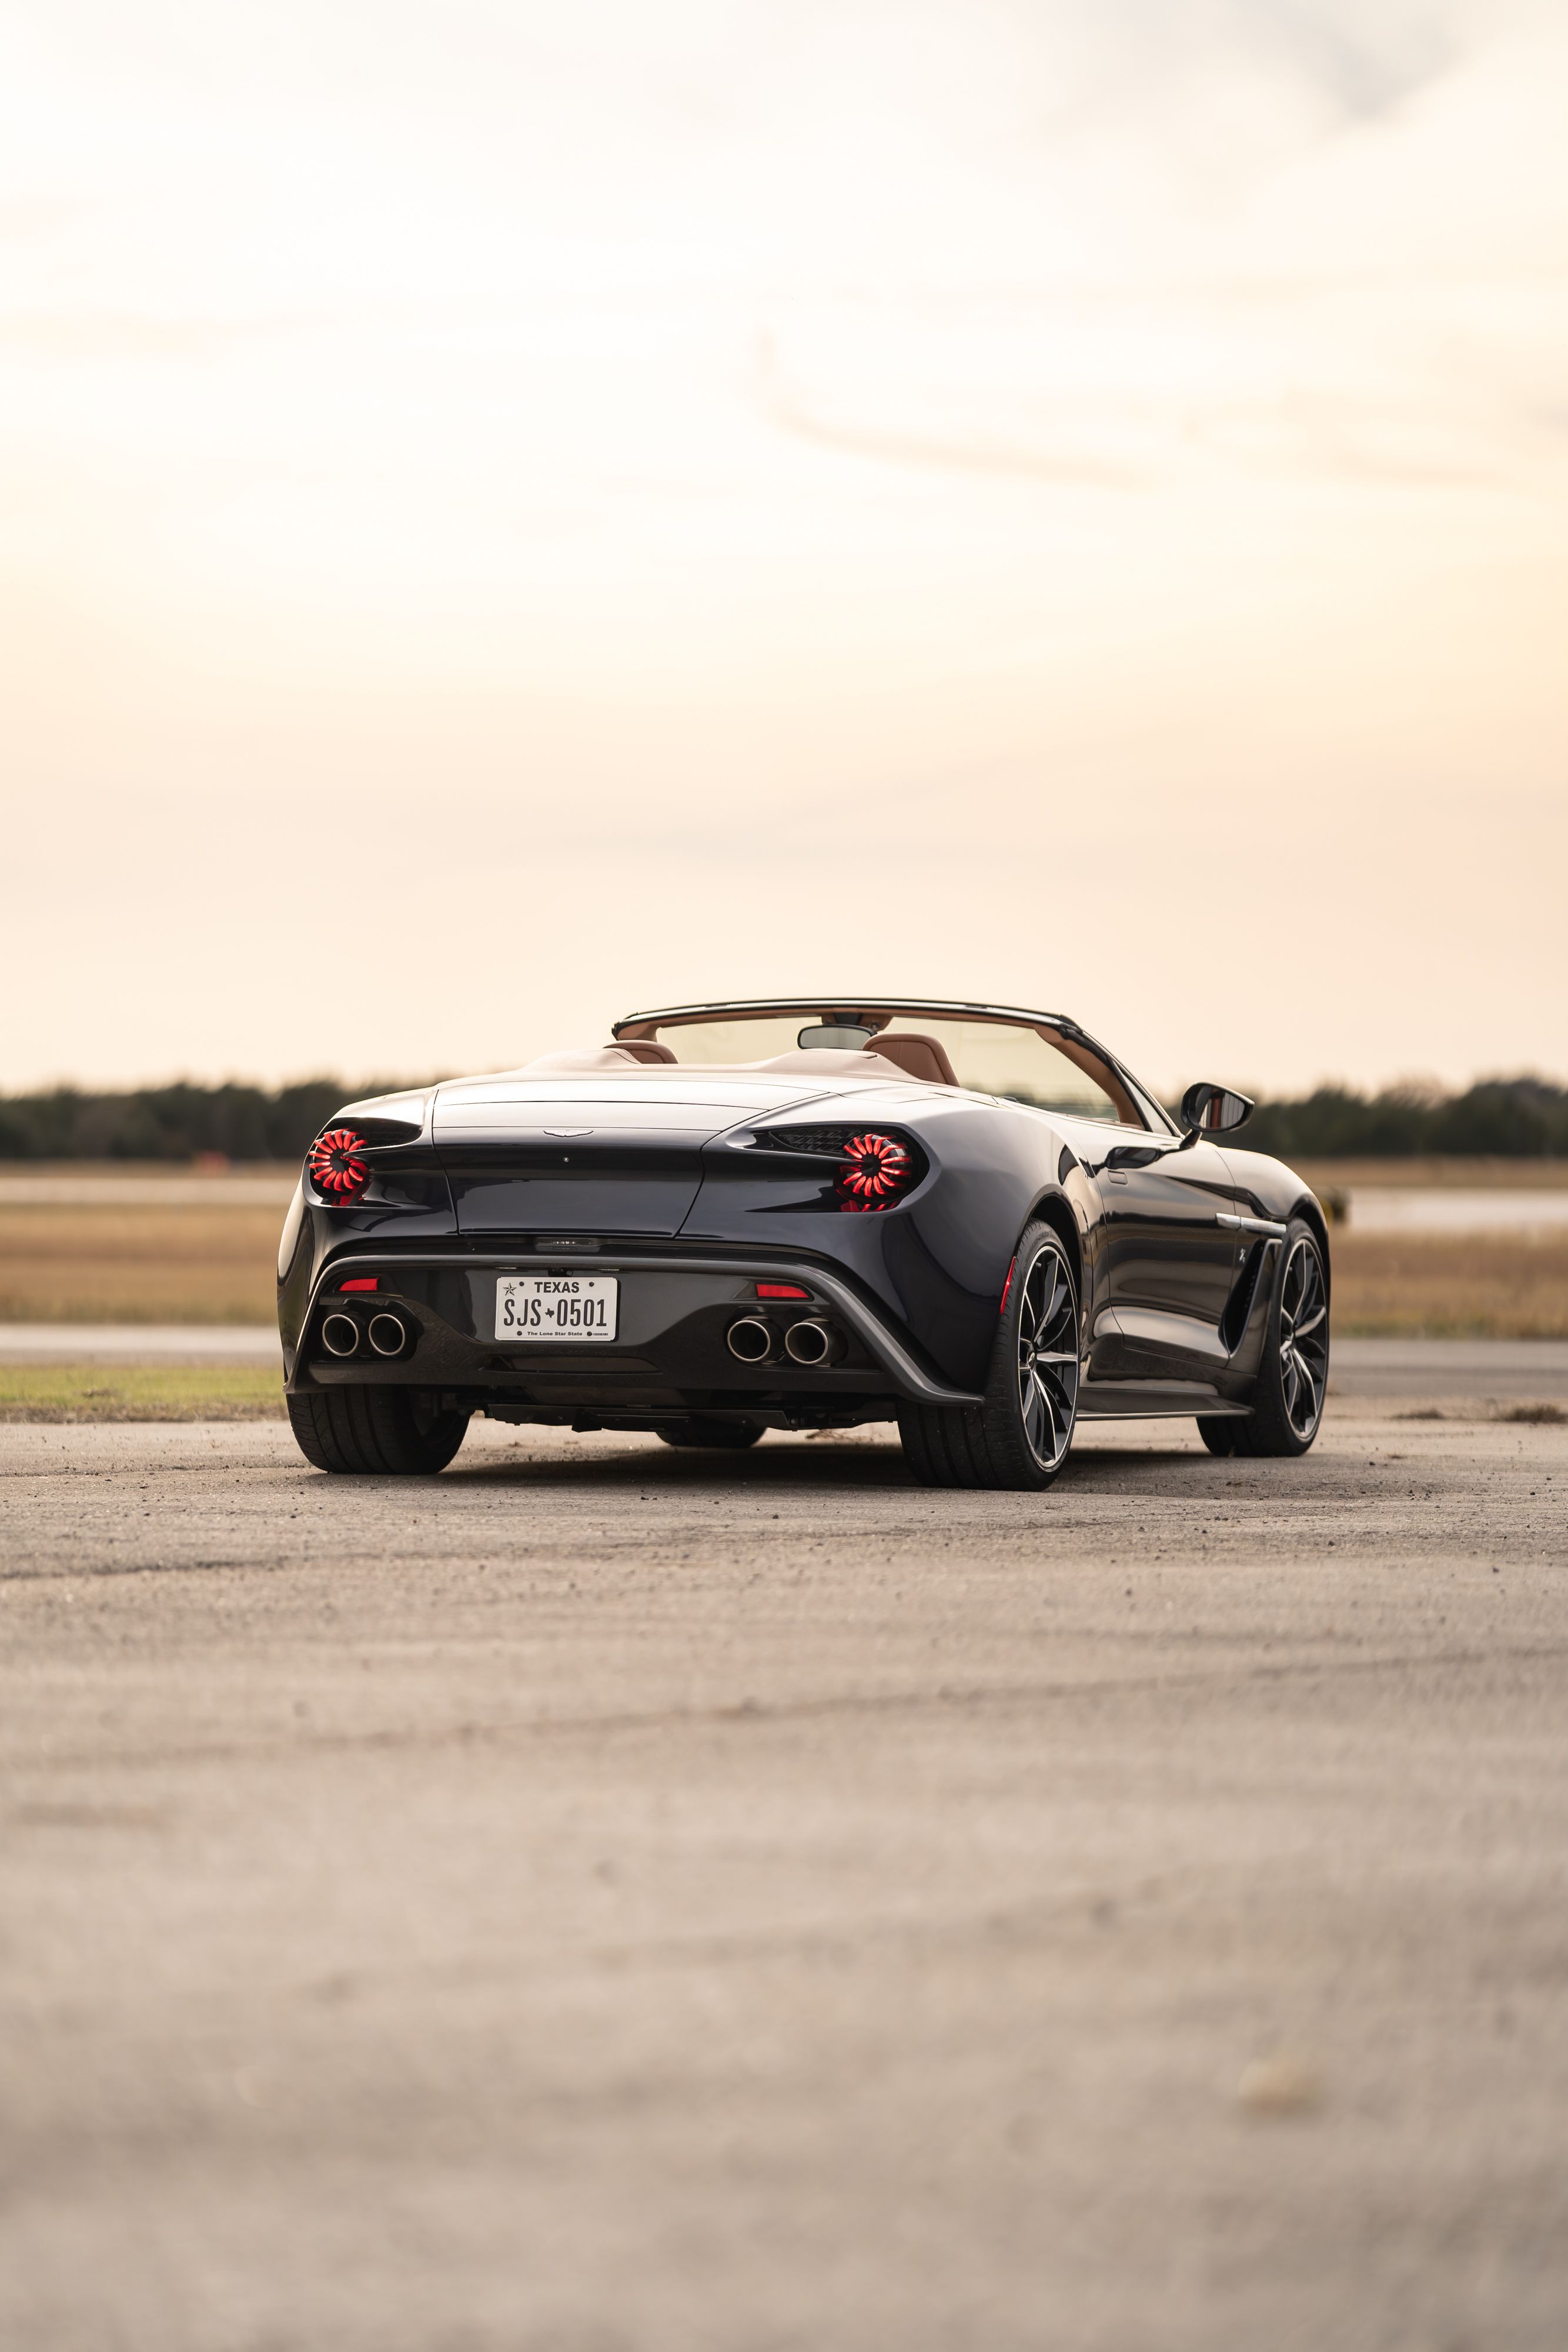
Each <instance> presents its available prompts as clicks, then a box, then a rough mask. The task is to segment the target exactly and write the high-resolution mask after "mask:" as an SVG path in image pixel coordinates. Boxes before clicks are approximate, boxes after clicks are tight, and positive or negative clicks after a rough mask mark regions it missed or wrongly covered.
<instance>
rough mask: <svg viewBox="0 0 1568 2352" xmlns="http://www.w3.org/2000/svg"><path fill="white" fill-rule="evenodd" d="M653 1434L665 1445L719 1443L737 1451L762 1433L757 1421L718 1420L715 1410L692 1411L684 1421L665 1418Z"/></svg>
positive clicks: (756, 1439)
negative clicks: (707, 1411)
mask: <svg viewBox="0 0 1568 2352" xmlns="http://www.w3.org/2000/svg"><path fill="white" fill-rule="evenodd" d="M653 1434H654V1436H655V1437H657V1438H659V1439H660V1440H661V1441H662V1443H663V1444H665V1445H676V1446H680V1447H681V1448H682V1449H683V1450H684V1449H685V1448H686V1447H688V1446H697V1445H702V1446H707V1447H710V1448H712V1447H715V1446H716V1447H719V1448H721V1449H723V1450H724V1451H727V1452H729V1453H738V1452H739V1451H740V1449H741V1448H742V1447H743V1446H747V1445H755V1444H756V1443H757V1441H758V1438H759V1437H760V1436H761V1434H762V1423H760V1422H759V1421H720V1420H719V1418H718V1416H717V1414H716V1413H714V1414H709V1413H703V1412H694V1413H693V1414H692V1416H691V1418H690V1419H689V1420H688V1421H666V1422H664V1423H662V1424H661V1426H660V1427H659V1428H657V1429H656V1430H655V1431H654V1432H653Z"/></svg>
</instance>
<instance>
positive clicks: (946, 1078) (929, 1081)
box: [865, 1031, 958, 1087]
mask: <svg viewBox="0 0 1568 2352" xmlns="http://www.w3.org/2000/svg"><path fill="white" fill-rule="evenodd" d="M865 1050H866V1052H867V1053H868V1054H874V1055H876V1057H877V1059H878V1060H879V1061H883V1062H896V1063H897V1065H898V1066H899V1068H900V1069H901V1070H902V1071H903V1072H904V1076H905V1077H906V1078H919V1079H921V1080H922V1081H923V1082H924V1084H925V1085H926V1086H928V1087H956V1085H957V1083H958V1080H957V1076H956V1073H955V1071H954V1068H953V1065H952V1063H951V1062H950V1061H949V1060H948V1059H947V1049H946V1046H945V1045H943V1044H942V1043H941V1041H940V1039H939V1038H936V1037H923V1036H920V1035H918V1034H913V1033H905V1032H904V1031H900V1032H899V1034H897V1035H896V1036H893V1035H887V1034H883V1036H880V1037H873V1039H872V1041H871V1044H870V1045H868V1046H867V1047H866V1049H865Z"/></svg>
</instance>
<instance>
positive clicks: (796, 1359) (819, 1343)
mask: <svg viewBox="0 0 1568 2352" xmlns="http://www.w3.org/2000/svg"><path fill="white" fill-rule="evenodd" d="M784 1352H785V1354H786V1355H787V1356H788V1357H789V1360H790V1362H791V1363H793V1364H807V1365H817V1364H836V1363H837V1362H838V1360H839V1358H840V1357H841V1355H842V1354H843V1352H844V1342H843V1336H842V1334H841V1332H838V1331H835V1330H834V1328H833V1327H832V1325H831V1323H820V1322H818V1320H817V1318H815V1316H808V1317H807V1318H806V1320H805V1321H804V1322H801V1323H791V1324H790V1326H789V1329H788V1330H787V1331H786V1332H785V1334H784Z"/></svg>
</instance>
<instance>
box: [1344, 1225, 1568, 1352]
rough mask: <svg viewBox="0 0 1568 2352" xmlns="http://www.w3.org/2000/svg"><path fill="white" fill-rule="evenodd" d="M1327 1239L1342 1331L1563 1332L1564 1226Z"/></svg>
mask: <svg viewBox="0 0 1568 2352" xmlns="http://www.w3.org/2000/svg"><path fill="white" fill-rule="evenodd" d="M1333 1328H1334V1330H1335V1332H1336V1333H1338V1334H1339V1335H1340V1336H1341V1337H1342V1338H1346V1339H1349V1338H1352V1337H1355V1338H1364V1339H1377V1338H1387V1339H1409V1338H1414V1337H1416V1335H1417V1334H1419V1335H1422V1336H1424V1337H1426V1338H1427V1339H1568V1232H1563V1233H1560V1234H1552V1235H1551V1236H1546V1235H1541V1236H1534V1235H1531V1234H1358V1233H1357V1232H1356V1231H1355V1229H1354V1226H1351V1227H1350V1228H1348V1229H1345V1228H1343V1227H1342V1228H1341V1229H1340V1230H1339V1231H1338V1232H1336V1233H1335V1234H1334V1235H1333Z"/></svg>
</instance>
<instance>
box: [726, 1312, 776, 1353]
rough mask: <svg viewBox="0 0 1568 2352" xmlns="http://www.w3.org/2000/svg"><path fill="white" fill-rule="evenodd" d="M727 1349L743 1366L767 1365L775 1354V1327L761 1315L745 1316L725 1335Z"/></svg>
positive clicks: (733, 1324)
mask: <svg viewBox="0 0 1568 2352" xmlns="http://www.w3.org/2000/svg"><path fill="white" fill-rule="evenodd" d="M724 1341H725V1345H726V1347H727V1349H729V1352H730V1354H731V1355H732V1356H735V1357H737V1358H738V1360H739V1361H740V1362H741V1363H743V1364H765V1363H767V1361H768V1358H769V1357H770V1356H771V1355H772V1353H773V1327H772V1325H771V1324H770V1323H765V1322H764V1321H763V1319H762V1318H761V1316H760V1315H743V1316H742V1317H741V1318H740V1320H739V1321H738V1322H737V1323H732V1324H731V1325H730V1327H729V1328H728V1330H727V1332H726V1333H725V1335H724Z"/></svg>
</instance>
